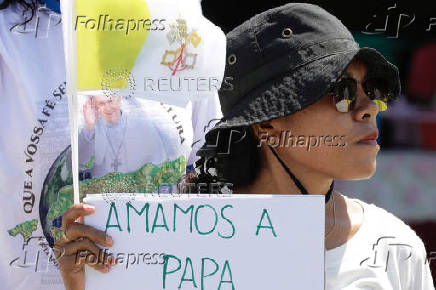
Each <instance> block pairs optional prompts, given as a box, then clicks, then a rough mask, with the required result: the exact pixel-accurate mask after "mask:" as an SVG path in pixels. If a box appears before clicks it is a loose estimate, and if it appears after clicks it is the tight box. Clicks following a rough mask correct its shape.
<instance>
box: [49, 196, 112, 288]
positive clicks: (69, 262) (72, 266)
mask: <svg viewBox="0 0 436 290" xmlns="http://www.w3.org/2000/svg"><path fill="white" fill-rule="evenodd" d="M94 210H95V209H94V207H92V206H90V205H86V204H83V203H80V204H74V205H72V206H71V207H70V208H69V209H67V211H66V212H65V213H64V215H63V217H62V230H63V231H64V236H63V237H62V238H61V239H59V240H57V241H56V242H55V243H54V246H53V250H54V252H55V254H56V259H57V261H58V263H59V269H60V271H61V274H62V278H63V280H64V284H65V288H66V289H67V290H78V289H80V290H82V289H85V264H88V265H89V266H91V267H93V268H94V269H96V270H98V271H101V272H103V273H107V272H109V270H110V267H111V265H114V264H115V259H113V258H112V257H111V256H109V255H102V254H101V253H102V252H103V251H101V249H100V248H99V247H98V246H97V245H96V244H100V245H101V246H104V247H111V246H112V245H113V241H112V238H111V237H109V236H108V235H106V234H105V233H104V232H103V231H100V230H97V229H95V228H93V227H90V226H87V225H84V224H82V223H78V222H76V220H77V219H79V218H80V220H81V221H83V217H84V216H86V215H90V214H92V213H93V212H94ZM97 259H98V260H97ZM103 259H104V261H100V260H103ZM97 261H98V263H97Z"/></svg>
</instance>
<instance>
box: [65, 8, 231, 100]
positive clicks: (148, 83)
mask: <svg viewBox="0 0 436 290" xmlns="http://www.w3.org/2000/svg"><path fill="white" fill-rule="evenodd" d="M63 2H70V3H68V4H66V3H63V7H64V9H66V10H67V11H63V12H62V15H63V25H64V26H66V28H65V31H67V32H68V33H67V34H66V35H65V37H66V38H69V39H66V40H65V41H66V43H67V46H66V50H67V53H66V55H67V58H68V59H67V65H68V67H69V68H70V69H71V73H72V74H74V75H75V76H74V75H73V77H75V78H76V82H75V83H76V84H75V85H76V88H77V92H78V93H81V94H90V95H95V94H101V93H103V94H109V95H112V94H119V95H122V96H124V97H131V96H135V97H143V98H148V99H153V100H158V101H162V102H164V103H168V104H174V105H182V106H183V105H185V104H186V103H187V101H188V100H198V99H201V98H207V97H209V96H212V95H214V94H215V93H216V91H217V89H218V88H219V87H220V84H221V81H222V78H223V74H224V66H225V53H226V52H225V43H226V41H225V35H224V33H223V32H222V31H221V29H220V28H219V27H217V26H215V25H214V24H212V23H211V22H210V21H208V20H207V19H206V18H205V17H204V16H203V14H202V10H201V5H200V2H199V0H92V1H89V0H69V1H63ZM64 12H65V13H64Z"/></svg>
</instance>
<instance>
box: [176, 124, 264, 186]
mask: <svg viewBox="0 0 436 290" xmlns="http://www.w3.org/2000/svg"><path fill="white" fill-rule="evenodd" d="M259 150H260V147H258V140H257V137H256V136H255V134H254V131H253V128H252V127H251V126H243V127H232V128H214V129H212V130H211V131H209V132H208V133H207V134H206V136H205V143H204V144H203V146H202V147H201V148H200V149H199V150H198V152H197V155H198V156H200V159H199V160H198V161H197V162H195V171H196V173H188V174H186V175H184V177H183V178H182V183H181V184H184V183H189V184H190V185H193V186H190V190H188V191H189V192H190V193H209V192H210V191H209V188H204V189H203V190H202V189H201V188H200V187H199V186H198V185H199V184H207V185H210V184H215V185H218V187H219V188H222V187H224V186H227V187H231V188H229V189H234V188H235V187H238V186H243V185H248V184H251V183H252V182H253V180H254V178H255V177H256V175H257V173H258V171H259V169H260V154H259ZM179 188H180V187H179ZM182 192H186V190H182Z"/></svg>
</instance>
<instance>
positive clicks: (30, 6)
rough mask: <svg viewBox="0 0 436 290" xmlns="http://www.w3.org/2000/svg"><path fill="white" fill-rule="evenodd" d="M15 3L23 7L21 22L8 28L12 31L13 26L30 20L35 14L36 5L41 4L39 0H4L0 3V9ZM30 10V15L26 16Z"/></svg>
mask: <svg viewBox="0 0 436 290" xmlns="http://www.w3.org/2000/svg"><path fill="white" fill-rule="evenodd" d="M13 4H17V5H18V6H21V8H23V18H24V19H23V22H22V23H17V24H15V25H14V26H12V27H11V28H10V30H11V31H12V30H13V29H14V28H15V27H17V26H19V25H25V24H27V23H29V22H30V21H32V19H33V17H35V15H36V10H37V9H38V5H39V4H41V2H40V1H39V0H32V1H26V0H5V1H3V3H1V4H0V10H3V9H6V8H8V7H9V6H11V5H13ZM29 12H30V16H26V14H28V13H29Z"/></svg>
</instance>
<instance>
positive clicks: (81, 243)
mask: <svg viewBox="0 0 436 290" xmlns="http://www.w3.org/2000/svg"><path fill="white" fill-rule="evenodd" d="M64 255H66V256H74V257H75V259H74V263H75V265H77V266H82V265H84V264H88V265H89V266H91V267H93V268H94V269H96V270H99V271H101V270H105V268H106V267H110V265H113V264H115V259H114V258H113V257H112V256H111V255H109V254H108V252H106V250H105V251H103V250H102V249H101V248H99V247H97V246H96V245H95V244H94V243H93V242H92V241H91V240H89V239H87V238H83V239H79V240H76V241H74V242H71V243H69V244H67V245H65V246H64Z"/></svg>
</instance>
